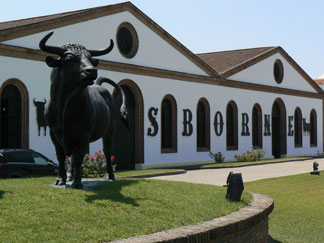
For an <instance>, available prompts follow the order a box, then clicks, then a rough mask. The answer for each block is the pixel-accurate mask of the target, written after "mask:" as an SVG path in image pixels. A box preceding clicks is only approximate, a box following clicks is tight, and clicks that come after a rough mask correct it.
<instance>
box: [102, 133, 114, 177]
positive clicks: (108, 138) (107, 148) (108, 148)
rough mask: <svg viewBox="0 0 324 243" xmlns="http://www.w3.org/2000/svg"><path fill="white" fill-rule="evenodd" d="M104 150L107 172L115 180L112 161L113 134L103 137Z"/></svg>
mask: <svg viewBox="0 0 324 243" xmlns="http://www.w3.org/2000/svg"><path fill="white" fill-rule="evenodd" d="M102 143H103V151H104V153H105V157H106V163H107V172H108V176H109V180H113V181H114V180H115V175H114V170H113V167H112V163H111V146H112V135H106V136H104V137H103V138H102Z"/></svg>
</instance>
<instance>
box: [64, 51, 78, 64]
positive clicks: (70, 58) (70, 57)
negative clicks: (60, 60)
mask: <svg viewBox="0 0 324 243" xmlns="http://www.w3.org/2000/svg"><path fill="white" fill-rule="evenodd" d="M64 60H65V61H66V62H75V61H78V60H79V58H78V57H77V56H75V55H73V54H70V53H69V54H66V55H65V56H64Z"/></svg>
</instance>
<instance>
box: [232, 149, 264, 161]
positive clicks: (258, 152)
mask: <svg viewBox="0 0 324 243" xmlns="http://www.w3.org/2000/svg"><path fill="white" fill-rule="evenodd" d="M264 154H265V152H264V150H262V149H253V147H252V148H251V149H250V150H248V151H246V153H242V154H235V155H234V158H236V159H237V161H239V162H253V161H259V160H261V158H262V157H263V156H264Z"/></svg>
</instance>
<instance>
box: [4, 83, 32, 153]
mask: <svg viewBox="0 0 324 243" xmlns="http://www.w3.org/2000/svg"><path fill="white" fill-rule="evenodd" d="M0 97H1V114H0V116H1V122H0V123H1V132H0V135H1V139H0V142H1V144H0V147H1V148H29V95H28V91H27V88H26V86H25V84H24V83H23V82H22V81H20V80H18V79H14V78H13V79H9V80H7V81H5V82H4V83H3V84H2V86H1V88H0Z"/></svg>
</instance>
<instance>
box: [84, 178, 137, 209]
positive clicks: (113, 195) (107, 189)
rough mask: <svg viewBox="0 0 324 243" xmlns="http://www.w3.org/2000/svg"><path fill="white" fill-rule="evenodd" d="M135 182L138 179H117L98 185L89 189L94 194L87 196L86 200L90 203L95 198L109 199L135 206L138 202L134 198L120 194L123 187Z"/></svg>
mask: <svg viewBox="0 0 324 243" xmlns="http://www.w3.org/2000/svg"><path fill="white" fill-rule="evenodd" d="M137 183H138V181H136V180H117V181H114V182H112V183H108V184H104V185H99V186H97V187H95V188H94V189H93V190H91V191H92V192H93V193H94V195H89V196H87V198H86V202H88V203H92V202H93V201H96V200H110V201H115V202H120V203H125V204H130V205H133V206H135V207H137V206H139V204H137V203H136V200H135V199H134V198H131V197H125V196H124V195H123V194H121V190H122V188H123V187H127V186H131V185H134V184H137Z"/></svg>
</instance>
